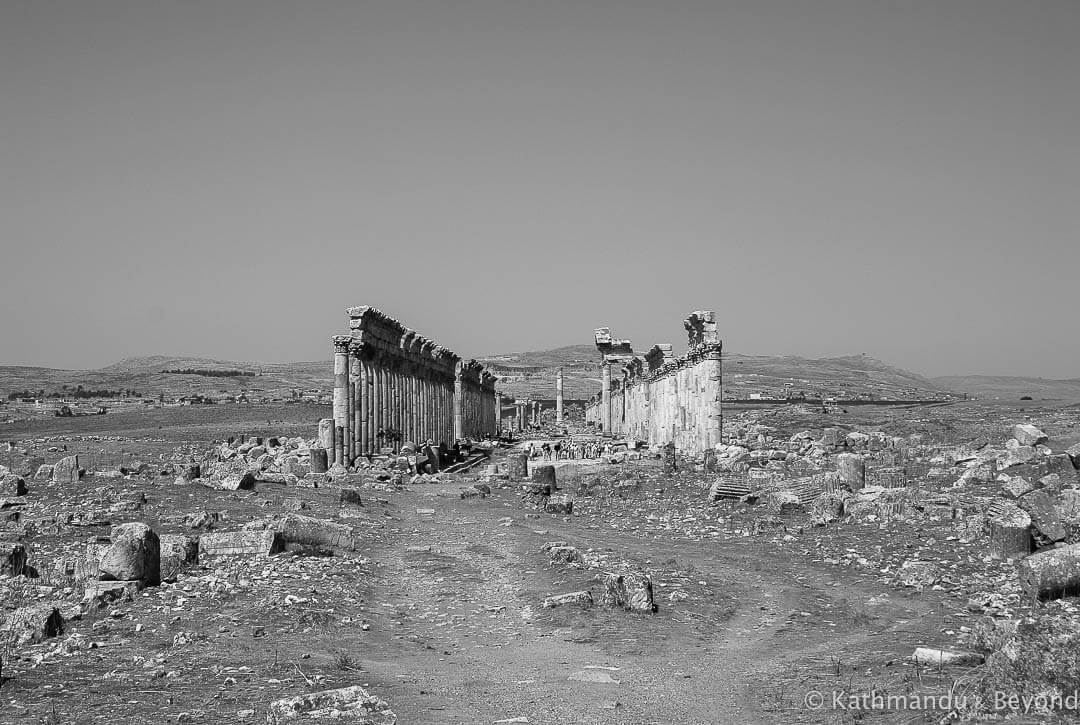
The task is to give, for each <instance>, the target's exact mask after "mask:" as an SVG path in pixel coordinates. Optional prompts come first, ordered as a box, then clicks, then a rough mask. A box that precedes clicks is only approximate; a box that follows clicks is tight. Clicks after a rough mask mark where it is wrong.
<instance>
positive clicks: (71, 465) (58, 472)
mask: <svg viewBox="0 0 1080 725" xmlns="http://www.w3.org/2000/svg"><path fill="white" fill-rule="evenodd" d="M52 479H53V480H54V481H56V482H57V483H78V482H79V457H78V456H68V457H67V458H61V459H60V460H59V461H57V462H56V463H55V464H53V471H52Z"/></svg>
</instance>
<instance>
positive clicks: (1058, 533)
mask: <svg viewBox="0 0 1080 725" xmlns="http://www.w3.org/2000/svg"><path fill="white" fill-rule="evenodd" d="M1020 507H1021V508H1023V509H1024V510H1025V511H1027V512H1028V515H1029V516H1031V525H1032V527H1034V529H1035V530H1036V531H1037V532H1038V533H1039V534H1041V535H1042V537H1044V538H1045V539H1046V540H1047V541H1049V542H1053V541H1061V540H1062V539H1064V538H1065V526H1064V525H1063V524H1062V523H1061V512H1060V511H1059V510H1058V508H1057V506H1056V505H1055V504H1054V501H1053V499H1051V498H1050V497H1049V496H1047V495H1046V494H1045V493H1044V492H1042V491H1034V492H1032V493H1029V494H1028V495H1027V496H1024V497H1023V498H1022V499H1020ZM1044 543H1045V542H1044Z"/></svg>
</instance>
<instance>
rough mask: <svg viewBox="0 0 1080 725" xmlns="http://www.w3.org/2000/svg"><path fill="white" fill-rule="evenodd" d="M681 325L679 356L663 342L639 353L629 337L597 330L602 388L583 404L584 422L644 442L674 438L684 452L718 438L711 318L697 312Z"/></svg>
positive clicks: (716, 346) (718, 346) (717, 354)
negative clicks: (683, 340) (683, 346)
mask: <svg viewBox="0 0 1080 725" xmlns="http://www.w3.org/2000/svg"><path fill="white" fill-rule="evenodd" d="M683 325H684V327H685V328H686V331H687V333H688V338H689V340H688V342H689V349H688V351H687V353H686V354H685V355H683V356H680V357H676V356H674V355H673V354H672V351H671V345H666V344H664V345H654V346H653V347H652V348H651V349H650V350H649V351H648V352H647V353H646V354H645V355H644V356H640V357H639V356H637V355H635V354H634V352H633V348H632V347H631V345H630V341H629V340H615V339H613V338H612V337H611V331H610V329H608V328H606V327H601V328H598V329H597V330H596V347H597V349H598V350H599V351H600V354H601V356H602V360H601V364H600V365H601V368H600V374H601V378H600V380H601V389H600V394H599V396H598V397H596V398H594V399H593V400H592V401H591V402H590V403H589V406H588V407H587V408H586V411H585V420H586V422H591V423H593V424H595V425H596V426H597V427H599V428H600V429H601V430H603V431H606V432H610V433H612V434H614V435H621V436H626V437H630V438H634V439H636V440H643V441H647V442H648V443H649V445H660V444H664V443H669V442H674V443H675V445H676V447H678V448H679V449H680V450H683V451H685V452H687V453H696V452H700V451H702V450H704V449H706V448H711V447H712V446H714V445H716V443H718V442H720V432H721V430H722V425H723V420H722V408H721V398H722V394H723V379H722V375H721V368H720V358H721V353H722V350H723V343H722V341H721V340H720V338H719V336H718V334H717V331H716V317H715V315H714V313H713V312H711V311H709V310H699V311H697V312H694V313H692V314H691V315H690V316H689V317H687V318H686V320H685V322H684V323H683ZM614 373H617V377H614V379H613V374H614Z"/></svg>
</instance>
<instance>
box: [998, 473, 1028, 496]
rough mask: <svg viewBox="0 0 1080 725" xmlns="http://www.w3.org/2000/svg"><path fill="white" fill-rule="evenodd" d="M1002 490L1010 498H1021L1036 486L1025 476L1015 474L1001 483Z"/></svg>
mask: <svg viewBox="0 0 1080 725" xmlns="http://www.w3.org/2000/svg"><path fill="white" fill-rule="evenodd" d="M1001 490H1002V492H1003V493H1004V494H1005V495H1006V496H1008V497H1009V498H1020V497H1021V496H1024V495H1025V494H1029V493H1031V492H1032V491H1034V490H1035V487H1034V486H1032V485H1031V484H1030V483H1028V480H1027V479H1026V478H1024V477H1023V476H1013V477H1012V478H1010V479H1009V480H1008V481H1005V482H1004V483H1002V484H1001Z"/></svg>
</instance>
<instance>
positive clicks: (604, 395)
mask: <svg viewBox="0 0 1080 725" xmlns="http://www.w3.org/2000/svg"><path fill="white" fill-rule="evenodd" d="M600 429H601V430H602V431H604V432H605V433H607V432H608V431H610V430H611V363H609V362H608V361H607V360H605V361H604V362H602V363H601V364H600Z"/></svg>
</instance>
